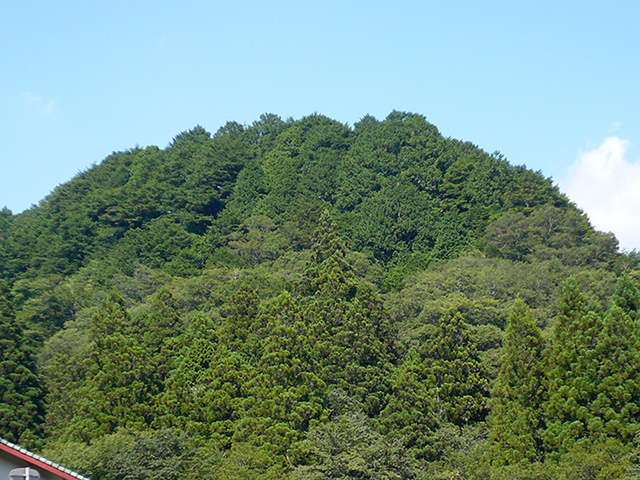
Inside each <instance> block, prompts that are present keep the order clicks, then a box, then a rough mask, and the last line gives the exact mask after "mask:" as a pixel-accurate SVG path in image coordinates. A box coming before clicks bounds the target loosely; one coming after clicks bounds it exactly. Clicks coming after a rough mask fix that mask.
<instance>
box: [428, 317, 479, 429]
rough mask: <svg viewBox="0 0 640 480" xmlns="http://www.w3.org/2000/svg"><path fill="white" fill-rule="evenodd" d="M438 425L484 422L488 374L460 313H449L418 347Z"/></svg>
mask: <svg viewBox="0 0 640 480" xmlns="http://www.w3.org/2000/svg"><path fill="white" fill-rule="evenodd" d="M420 354H421V356H422V357H423V358H424V365H425V367H424V368H425V369H426V370H427V377H428V380H427V382H428V385H429V391H430V394H431V395H432V397H433V405H434V410H435V413H436V417H437V418H438V422H439V424H441V425H442V424H445V423H452V424H454V425H458V426H462V425H465V424H467V423H470V422H478V421H482V420H484V418H485V416H486V415H487V412H488V408H487V400H488V396H489V382H488V374H487V371H486V369H485V368H484V366H483V365H482V363H481V362H480V359H479V358H478V354H477V351H476V346H475V344H474V343H473V341H472V340H471V337H470V334H469V329H468V327H467V325H466V324H465V323H464V321H463V319H462V315H461V314H460V312H456V311H454V310H450V311H449V312H447V313H446V314H445V315H444V316H443V317H442V318H441V319H440V322H439V323H438V325H437V326H436V329H435V331H434V333H433V335H432V336H431V338H429V339H428V340H427V341H426V342H425V343H424V344H423V345H422V347H421V352H420Z"/></svg>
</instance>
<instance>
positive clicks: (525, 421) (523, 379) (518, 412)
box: [487, 299, 546, 465]
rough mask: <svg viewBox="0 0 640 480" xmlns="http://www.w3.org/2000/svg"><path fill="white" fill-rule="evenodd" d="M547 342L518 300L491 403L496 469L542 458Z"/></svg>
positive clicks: (489, 452)
mask: <svg viewBox="0 0 640 480" xmlns="http://www.w3.org/2000/svg"><path fill="white" fill-rule="evenodd" d="M543 350H544V341H543V339H542V334H541V332H540V330H539V329H538V327H537V325H536V324H535V322H534V321H533V317H532V315H531V312H530V310H529V308H528V307H527V306H526V304H525V303H524V302H523V301H522V300H520V299H517V300H516V301H515V303H514V305H513V309H512V310H511V315H510V316H509V320H508V322H507V330H506V333H505V337H504V339H503V344H502V359H501V362H500V372H499V374H498V378H497V380H496V382H495V384H494V386H493V389H492V392H491V393H492V399H491V402H490V406H491V413H490V415H489V418H488V420H487V423H488V424H489V445H488V449H487V455H488V457H489V459H490V462H491V463H492V464H494V465H503V464H516V463H520V462H526V461H536V460H539V459H541V458H542V438H541V437H540V432H541V431H542V429H543V428H544V415H543V405H544V401H545V398H546V359H545V358H544V357H543Z"/></svg>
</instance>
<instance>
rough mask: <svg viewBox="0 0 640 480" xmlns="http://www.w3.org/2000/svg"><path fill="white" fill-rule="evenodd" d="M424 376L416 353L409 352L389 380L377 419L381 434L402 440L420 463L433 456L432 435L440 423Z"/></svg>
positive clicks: (422, 364) (415, 351) (424, 369)
mask: <svg viewBox="0 0 640 480" xmlns="http://www.w3.org/2000/svg"><path fill="white" fill-rule="evenodd" d="M427 372H428V370H427V368H426V366H425V362H424V359H423V358H420V355H419V353H418V351H417V350H415V349H411V350H409V352H408V353H407V355H406V356H405V358H404V361H403V363H402V365H401V366H400V367H399V368H398V369H397V370H396V371H395V372H394V374H393V376H392V377H391V386H392V394H391V398H390V400H389V403H388V405H387V406H386V407H385V409H384V410H383V411H382V412H380V415H379V417H378V421H379V423H380V426H381V429H382V432H383V433H384V434H385V435H387V436H388V437H389V438H392V439H399V440H401V441H402V443H403V444H404V445H405V447H406V448H408V449H409V450H411V452H412V453H413V454H414V455H415V456H416V457H417V458H420V459H428V458H430V457H431V455H432V454H433V449H432V441H433V433H434V432H435V430H436V429H437V427H438V423H439V420H438V418H437V417H436V414H435V412H434V409H433V399H432V397H431V391H430V390H429V383H428V376H427Z"/></svg>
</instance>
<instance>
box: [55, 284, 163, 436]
mask: <svg viewBox="0 0 640 480" xmlns="http://www.w3.org/2000/svg"><path fill="white" fill-rule="evenodd" d="M131 327H132V320H131V316H130V314H129V312H128V311H127V309H126V308H125V305H124V300H123V298H122V297H121V296H120V294H119V293H118V292H117V291H112V292H111V293H110V294H109V296H108V297H107V299H106V300H105V301H104V302H103V303H102V305H101V306H100V308H99V309H98V310H97V311H96V313H95V315H94V316H93V318H92V319H91V326H90V331H89V335H90V339H91V341H92V345H91V346H90V347H89V352H88V355H87V358H86V363H87V376H86V381H85V384H84V386H82V387H81V388H80V390H81V391H80V392H79V393H80V395H79V399H80V403H79V405H77V411H76V415H75V416H74V417H73V421H72V422H71V423H70V424H69V425H68V427H67V432H68V436H69V437H71V438H79V439H81V440H83V441H89V440H91V439H93V438H97V437H100V436H102V435H105V434H108V433H113V432H115V431H116V430H117V429H118V428H119V427H130V428H143V427H144V426H145V425H148V424H150V423H151V421H152V419H153V417H152V404H153V397H152V389H151V388H150V385H149V384H148V383H147V378H146V376H147V374H148V373H149V372H148V369H147V361H148V360H149V358H148V355H147V352H146V350H145V347H144V345H143V344H141V342H139V341H138V340H137V339H136V338H135V337H134V336H133V335H131Z"/></svg>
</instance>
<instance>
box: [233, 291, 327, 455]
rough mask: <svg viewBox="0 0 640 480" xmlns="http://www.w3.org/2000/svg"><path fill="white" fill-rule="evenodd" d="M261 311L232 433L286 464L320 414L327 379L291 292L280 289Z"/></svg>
mask: <svg viewBox="0 0 640 480" xmlns="http://www.w3.org/2000/svg"><path fill="white" fill-rule="evenodd" d="M261 317H262V318H263V320H262V323H264V324H265V332H264V335H263V336H262V337H263V340H262V348H261V351H262V356H261V358H260V361H259V363H258V367H257V371H258V373H257V375H256V377H255V378H254V379H252V380H251V381H250V382H249V391H248V396H247V399H246V401H245V403H244V406H245V410H246V419H245V420H243V422H242V423H241V425H240V429H239V430H240V431H239V432H238V433H237V436H238V437H242V438H243V440H244V441H249V442H251V443H253V444H254V445H258V446H260V447H261V448H263V449H266V450H269V451H271V452H272V453H273V454H274V455H276V456H277V457H278V458H279V459H280V461H281V462H282V463H286V464H288V466H289V467H290V466H291V464H292V463H291V462H293V460H294V459H293V454H292V451H295V449H296V448H295V446H296V445H297V444H298V443H299V442H300V441H301V440H302V439H303V438H304V435H305V433H306V432H307V430H308V429H309V427H310V426H313V425H316V424H318V422H320V421H322V420H323V417H324V416H325V414H324V407H323V399H324V395H325V391H326V385H325V384H324V382H323V381H322V380H321V379H320V378H319V376H318V361H317V359H316V358H315V356H314V354H313V348H314V345H313V344H312V343H311V339H312V338H313V336H312V335H311V332H309V330H308V327H307V325H306V324H305V323H304V322H303V321H302V317H301V315H300V309H299V307H298V305H296V303H295V302H294V300H293V298H292V297H291V295H290V294H289V293H288V292H283V293H282V294H280V295H279V296H278V297H277V298H276V299H275V300H274V301H273V302H272V303H271V304H270V305H268V306H267V308H266V309H265V310H264V311H263V312H262V313H261ZM250 419H251V420H250ZM243 429H247V431H246V432H243V431H242V430H243Z"/></svg>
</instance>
